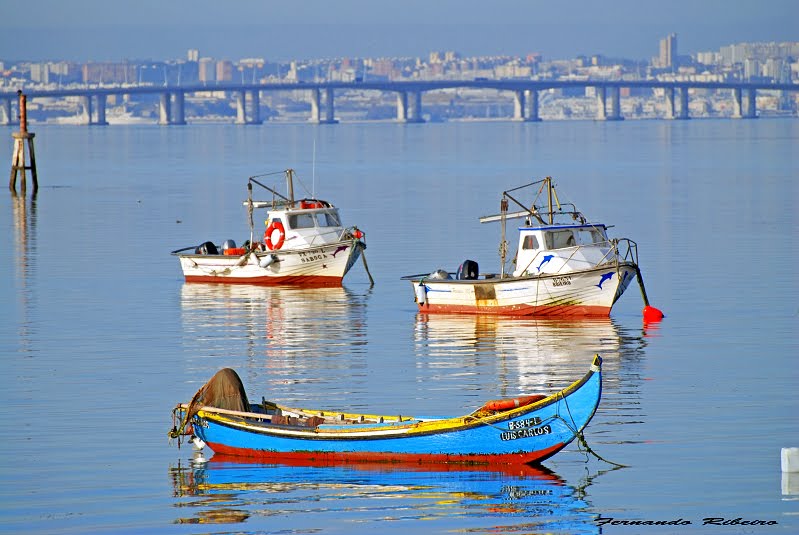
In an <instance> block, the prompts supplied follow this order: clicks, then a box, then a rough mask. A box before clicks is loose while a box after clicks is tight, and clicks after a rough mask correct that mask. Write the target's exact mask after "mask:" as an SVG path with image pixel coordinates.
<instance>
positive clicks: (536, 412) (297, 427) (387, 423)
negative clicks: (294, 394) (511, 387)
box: [170, 355, 602, 465]
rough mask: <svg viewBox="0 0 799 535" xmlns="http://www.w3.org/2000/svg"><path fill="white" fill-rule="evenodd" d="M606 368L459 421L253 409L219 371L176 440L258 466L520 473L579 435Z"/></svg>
mask: <svg viewBox="0 0 799 535" xmlns="http://www.w3.org/2000/svg"><path fill="white" fill-rule="evenodd" d="M601 364H602V359H601V358H600V357H599V355H597V356H596V357H595V358H594V361H593V363H592V365H591V367H590V369H589V371H588V373H586V374H585V376H584V377H583V378H582V379H580V380H578V381H575V382H574V383H572V384H571V385H570V386H568V387H566V388H564V389H563V390H559V391H557V392H555V393H553V394H551V395H547V396H544V395H534V396H523V397H518V398H515V399H508V400H494V401H489V402H487V403H486V404H485V405H483V406H482V407H480V408H479V409H477V410H475V411H474V412H472V413H470V414H467V415H465V416H459V417H455V418H440V417H415V416H398V415H391V416H387V415H383V416H380V415H374V414H351V413H346V412H340V411H331V410H311V409H296V408H289V407H286V406H282V405H278V404H275V403H271V402H267V401H265V400H264V402H263V403H261V404H250V403H249V401H248V400H247V394H246V392H245V391H244V386H243V385H242V384H241V380H240V379H239V377H238V375H237V374H236V372H234V371H233V370H231V369H224V370H221V371H220V372H218V373H217V374H216V375H215V376H214V377H213V378H212V379H211V380H210V381H209V382H208V383H206V384H205V385H204V386H203V387H202V388H201V389H200V390H199V391H198V392H197V394H196V395H195V396H194V399H193V400H192V402H191V403H190V404H181V405H178V406H177V407H176V408H175V411H174V412H175V416H176V420H177V419H179V420H180V426H179V428H178V426H175V428H173V430H172V432H171V433H170V434H171V436H173V437H180V436H182V435H187V434H190V433H192V432H193V434H195V435H196V436H197V437H199V438H200V439H201V440H202V441H204V442H205V443H206V444H207V445H208V446H209V447H210V448H211V449H212V450H213V451H214V452H216V453H223V454H228V455H236V456H242V457H249V458H255V459H267V460H279V461H285V460H289V459H314V460H326V461H337V462H353V461H355V462H412V463H465V464H482V465H487V464H520V463H532V462H540V461H543V460H544V459H547V458H549V457H551V456H552V455H554V454H556V453H557V452H559V451H560V450H562V449H563V448H564V447H566V445H568V444H569V443H570V442H571V441H572V440H574V439H575V438H576V437H577V436H579V434H580V433H581V432H582V429H583V428H584V427H585V426H586V425H588V422H589V421H590V420H591V418H592V417H593V415H594V413H595V411H596V408H597V406H598V404H599V399H600V396H601V392H602V381H601Z"/></svg>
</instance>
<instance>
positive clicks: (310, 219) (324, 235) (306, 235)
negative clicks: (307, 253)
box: [264, 201, 344, 249]
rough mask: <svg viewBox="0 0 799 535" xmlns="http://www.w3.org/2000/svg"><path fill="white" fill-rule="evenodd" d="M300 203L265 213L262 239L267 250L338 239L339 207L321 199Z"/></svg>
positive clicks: (303, 245) (303, 246)
mask: <svg viewBox="0 0 799 535" xmlns="http://www.w3.org/2000/svg"><path fill="white" fill-rule="evenodd" d="M299 206H300V208H287V209H281V210H270V211H269V212H268V214H267V219H266V221H265V222H264V223H265V225H266V230H265V231H264V242H265V243H266V245H267V247H268V248H269V249H281V248H283V247H287V248H291V249H297V248H307V247H313V246H316V245H324V244H327V243H334V242H337V241H340V240H341V234H342V232H343V231H344V228H343V227H342V226H341V217H340V216H339V212H338V208H335V207H333V206H332V205H330V204H329V203H325V202H322V201H315V202H313V203H310V202H305V201H302V202H301V203H299Z"/></svg>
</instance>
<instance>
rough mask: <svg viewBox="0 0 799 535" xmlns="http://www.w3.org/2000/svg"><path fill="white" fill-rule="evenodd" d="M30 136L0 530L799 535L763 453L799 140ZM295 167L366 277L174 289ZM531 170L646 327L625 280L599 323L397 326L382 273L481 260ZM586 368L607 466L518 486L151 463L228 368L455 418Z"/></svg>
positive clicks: (791, 383) (790, 278) (547, 130)
mask: <svg viewBox="0 0 799 535" xmlns="http://www.w3.org/2000/svg"><path fill="white" fill-rule="evenodd" d="M33 130H34V131H35V132H36V134H37V136H36V143H37V156H38V158H37V164H38V165H39V169H38V171H39V181H40V190H39V194H38V195H37V196H36V197H35V198H32V197H31V196H30V194H29V195H28V196H27V197H25V198H22V197H15V196H13V195H11V194H10V193H9V194H6V195H2V196H0V214H2V215H0V247H1V248H2V249H3V251H4V253H3V254H2V256H0V276H2V277H3V279H4V280H5V284H3V285H2V286H1V287H0V310H2V317H3V320H4V321H3V322H2V324H0V354H2V355H3V357H4V358H5V363H6V373H5V374H3V375H2V379H0V389H2V397H1V398H0V399H1V400H2V405H1V406H2V409H0V410H1V411H2V412H0V415H2V417H3V419H4V421H5V422H6V423H7V425H6V428H5V429H6V431H5V435H4V438H5V440H4V443H5V446H6V454H5V455H4V456H3V457H2V459H0V516H1V518H2V522H0V526H1V527H0V531H3V532H9V533H20V532H25V533H231V532H235V533H374V532H375V530H377V529H379V530H380V531H381V532H383V531H393V532H398V533H399V532H402V533H407V532H408V531H411V530H416V531H421V532H424V533H444V532H452V531H459V530H470V531H473V532H477V533H488V532H492V533H493V532H508V533H515V532H538V531H544V532H551V533H599V532H600V531H601V532H602V533H616V532H631V533H637V532H641V529H640V528H637V529H636V528H624V527H622V526H608V525H606V526H603V527H601V528H600V527H599V526H598V525H597V522H596V519H597V518H599V517H604V518H607V517H613V518H617V519H628V520H635V519H650V520H675V519H683V520H687V521H690V522H691V525H687V526H681V527H680V530H679V532H680V533H689V532H692V531H696V532H698V533H706V532H709V531H712V530H714V529H715V528H712V527H709V526H707V527H702V526H701V523H702V519H703V518H705V517H724V518H737V517H742V518H744V519H750V520H753V519H760V520H767V521H776V522H777V525H776V526H768V527H752V528H750V531H749V532H751V533H792V532H795V531H796V530H797V529H799V500H798V498H799V489H797V486H799V482H796V480H789V479H788V478H786V477H784V476H783V475H782V474H781V473H780V460H779V459H780V448H782V447H787V446H799V430H798V429H797V426H796V414H797V413H799V399H798V398H797V395H796V384H797V382H798V381H797V380H799V373H798V372H797V367H796V355H797V354H799V343H797V334H796V332H797V324H798V323H799V305H797V303H799V278H797V277H796V274H795V269H794V266H795V264H796V261H797V259H799V246H798V245H797V244H798V240H797V230H799V224H798V221H797V216H796V212H795V204H796V200H797V199H799V186H798V185H797V181H796V177H797V176H799V156H797V155H796V154H797V151H796V147H797V146H799V121H796V120H793V119H790V120H764V119H758V120H749V121H743V120H742V121H732V120H718V121H716V120H706V121H703V120H692V121H671V122H668V121H623V122H616V123H602V122H577V121H574V122H542V123H537V124H515V123H462V124H457V123H454V124H424V125H395V124H339V125H335V126H331V125H316V126H314V125H271V124H265V125H263V126H247V127H239V126H230V125H197V126H186V127H158V126H155V125H138V126H127V127H123V126H113V127H104V128H103V127H92V128H82V127H69V126H37V127H36V128H33ZM6 131H7V133H8V134H9V138H10V132H11V129H10V128H9V129H6ZM314 146H315V147H316V149H315V152H314ZM287 167H292V168H294V169H296V170H297V171H298V175H299V177H300V179H301V181H302V183H303V184H304V186H305V187H306V188H307V191H308V192H310V193H314V194H316V195H317V196H319V197H322V198H326V199H328V200H330V201H332V202H333V203H335V204H336V205H338V206H339V207H340V208H341V211H342V216H343V219H344V223H345V224H357V225H358V226H359V228H361V229H363V230H364V231H365V232H366V236H367V237H366V241H367V244H368V248H367V250H366V257H367V259H368V263H369V268H370V270H371V273H372V275H373V276H374V278H375V280H376V284H375V286H374V287H373V288H370V286H369V281H368V278H367V276H366V273H365V271H364V269H363V266H362V265H361V264H360V263H359V264H358V265H356V266H355V268H354V269H353V271H352V272H351V273H350V274H349V275H348V277H347V278H346V279H345V283H344V287H343V288H336V289H324V290H291V289H284V288H278V289H275V288H260V287H226V286H216V285H188V284H185V283H184V282H183V281H182V277H181V273H180V268H179V265H178V262H177V259H176V258H174V257H172V256H170V255H169V254H168V253H169V251H171V250H174V249H178V248H181V247H186V246H189V245H195V244H198V243H202V242H204V241H206V240H213V241H215V242H217V243H220V242H221V241H223V240H225V239H228V238H230V239H234V240H236V241H237V242H243V241H244V240H245V239H247V238H248V237H249V230H248V229H247V226H246V225H247V224H246V213H245V211H244V208H243V207H242V205H241V201H242V200H243V199H244V198H245V197H246V189H245V188H246V179H247V177H248V176H250V175H254V174H258V173H262V172H268V171H275V170H281V169H285V168H287ZM545 175H551V176H553V177H554V178H555V180H556V181H557V182H558V183H559V184H560V192H561V200H565V199H568V200H572V201H574V202H575V203H576V204H577V205H578V207H580V208H581V209H582V210H583V211H584V212H586V213H587V214H588V215H589V216H591V217H592V218H593V219H598V220H601V221H603V222H605V223H607V224H611V225H615V227H613V228H612V229H611V233H612V234H613V235H615V236H617V237H629V238H631V239H633V240H635V241H636V242H638V244H639V252H640V260H641V266H642V270H643V274H644V280H645V282H646V287H647V292H648V295H649V298H650V300H651V301H652V304H654V305H655V306H658V307H659V308H661V309H662V310H664V311H665V313H666V315H667V317H666V318H665V320H664V321H663V322H661V323H659V324H655V325H644V324H643V323H642V319H641V308H642V301H641V297H640V294H639V293H638V290H637V289H636V288H635V287H634V286H633V287H631V288H630V289H629V290H628V292H627V293H626V294H625V295H624V296H623V297H622V299H621V300H620V302H619V303H618V304H617V306H616V307H615V308H614V311H613V313H612V315H611V317H610V318H609V319H607V320H599V321H585V322H579V321H568V322H557V321H541V320H530V319H527V320H525V319H503V318H490V317H479V316H474V317H473V316H465V317H464V316H448V315H440V316H434V315H431V316H427V315H423V314H418V313H417V311H416V309H415V305H414V302H413V292H412V289H411V287H410V284H409V283H407V282H406V281H401V280H400V277H401V276H403V275H407V274H411V273H420V272H425V271H428V270H429V271H432V270H433V269H435V268H439V267H441V268H445V269H450V270H454V269H455V268H456V267H457V266H458V264H460V263H461V262H462V261H463V260H465V259H467V258H469V259H474V260H476V261H478V262H479V263H480V265H481V267H483V268H485V269H490V270H494V269H497V268H498V265H499V257H498V253H497V245H498V238H499V234H498V233H499V229H498V227H497V226H495V225H480V224H479V223H478V221H477V219H478V217H479V216H482V215H487V214H491V213H495V212H497V211H498V209H499V200H500V197H501V191H502V190H503V189H508V188H510V187H514V186H518V185H520V184H523V183H526V182H529V181H532V180H533V179H538V178H541V177H542V176H545ZM302 191H304V190H302ZM29 193H30V189H29ZM595 353H600V354H601V355H602V356H603V358H604V359H605V363H606V364H605V372H606V374H605V384H604V392H603V399H602V403H601V406H600V409H599V411H598V413H597V415H596V417H595V419H594V420H593V421H592V423H591V425H590V426H589V428H588V430H587V433H586V437H587V439H588V443H589V445H590V447H591V448H592V449H593V451H595V452H596V453H597V454H599V455H601V456H602V457H603V458H605V459H607V460H610V461H613V462H616V463H620V464H623V465H626V468H621V469H616V468H615V467H614V466H613V465H611V464H608V463H605V462H602V461H600V460H598V459H597V458H596V457H594V456H592V455H591V454H589V453H587V452H586V451H585V450H584V449H581V448H579V447H578V445H576V444H573V445H571V446H570V447H569V448H567V449H566V450H565V451H564V452H562V453H561V454H559V455H558V456H556V457H554V458H553V459H551V460H549V461H547V462H546V463H545V469H544V470H539V471H535V470H534V471H532V472H531V471H525V472H524V473H517V472H513V471H509V472H508V473H493V472H483V471H471V470H469V471H463V470H452V471H443V472H436V471H424V470H422V471H408V470H388V469H385V468H384V467H383V468H375V467H371V468H364V467H353V466H345V467H335V466H334V467H330V466H302V467H296V466H295V467H286V466H279V465H246V464H242V463H240V462H235V460H230V459H212V460H211V462H209V463H208V464H206V465H201V466H194V465H192V463H191V458H192V452H191V450H190V448H187V447H186V446H185V445H184V447H183V448H182V449H180V450H178V449H177V448H176V447H175V445H174V444H173V445H172V446H171V447H170V446H169V445H168V444H167V436H166V433H167V430H168V429H169V427H170V426H171V419H170V410H171V408H172V407H173V406H174V405H175V404H176V403H178V402H181V401H188V400H189V399H190V398H191V396H192V395H193V394H194V392H195V391H196V390H197V389H198V388H199V387H200V386H201V385H202V384H203V383H204V382H205V381H206V380H207V379H208V378H210V377H211V375H213V373H214V372H215V371H216V370H218V369H219V368H221V367H225V366H230V367H233V368H235V369H236V370H238V371H239V373H240V374H241V376H242V378H243V380H244V383H245V387H246V388H247V390H248V394H249V395H250V397H252V398H254V399H260V396H261V395H264V396H266V397H268V398H272V399H275V400H277V401H281V402H285V403H289V404H298V405H308V406H313V405H319V406H327V407H338V408H341V409H352V410H353V411H359V410H364V409H366V408H369V409H370V410H374V411H375V412H390V413H394V412H398V413H406V414H410V413H424V414H431V413H438V414H450V413H464V412H467V411H471V410H472V409H474V408H475V407H476V406H479V405H480V404H481V403H482V401H484V400H485V399H487V398H495V397H499V396H513V395H516V394H520V393H533V392H540V391H552V390H555V389H558V388H562V387H563V386H566V385H567V384H569V383H570V382H571V381H573V380H575V379H577V378H578V377H580V376H581V375H582V374H583V373H584V372H585V370H586V369H587V367H588V365H589V364H590V361H591V357H592V356H593V354H595ZM783 491H785V492H786V493H784V492H783ZM378 522H380V523H379V524H378ZM664 529H665V528H654V527H653V528H649V530H651V532H653V533H654V532H657V533H665V532H667V531H664ZM721 529H723V528H719V529H715V531H717V532H721ZM731 529H732V528H731ZM647 532H648V531H647ZM727 532H731V531H727ZM739 532H743V528H741V529H740V530H739Z"/></svg>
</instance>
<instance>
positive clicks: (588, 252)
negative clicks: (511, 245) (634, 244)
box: [513, 224, 611, 277]
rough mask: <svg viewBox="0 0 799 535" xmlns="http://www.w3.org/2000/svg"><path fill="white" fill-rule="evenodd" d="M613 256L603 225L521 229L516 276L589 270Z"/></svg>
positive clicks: (526, 227)
mask: <svg viewBox="0 0 799 535" xmlns="http://www.w3.org/2000/svg"><path fill="white" fill-rule="evenodd" d="M610 252H611V244H610V242H609V241H608V236H607V228H606V227H605V225H602V224H586V225H550V226H540V227H530V226H525V227H519V246H518V251H517V253H516V270H515V271H514V272H513V276H514V277H521V276H524V275H538V274H539V273H568V272H570V271H574V270H576V269H586V268H589V267H593V266H595V265H597V264H601V263H602V262H604V261H607V260H609V259H610Z"/></svg>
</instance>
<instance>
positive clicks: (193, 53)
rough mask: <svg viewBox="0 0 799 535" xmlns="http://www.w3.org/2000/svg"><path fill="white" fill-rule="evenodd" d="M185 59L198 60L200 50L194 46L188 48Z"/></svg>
mask: <svg viewBox="0 0 799 535" xmlns="http://www.w3.org/2000/svg"><path fill="white" fill-rule="evenodd" d="M186 59H187V60H188V61H195V62H196V61H199V60H200V51H199V50H197V49H196V48H190V49H189V51H188V52H187V53H186Z"/></svg>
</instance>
